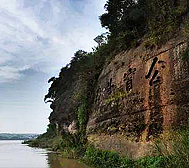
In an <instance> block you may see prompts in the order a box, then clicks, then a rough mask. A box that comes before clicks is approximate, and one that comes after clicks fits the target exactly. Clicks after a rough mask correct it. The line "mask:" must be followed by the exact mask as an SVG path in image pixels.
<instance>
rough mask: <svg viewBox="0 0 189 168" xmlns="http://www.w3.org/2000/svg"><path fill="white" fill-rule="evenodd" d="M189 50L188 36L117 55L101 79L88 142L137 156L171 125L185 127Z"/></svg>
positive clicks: (187, 111)
mask: <svg viewBox="0 0 189 168" xmlns="http://www.w3.org/2000/svg"><path fill="white" fill-rule="evenodd" d="M187 47H188V44H187V42H186V40H185V39H184V38H176V39H172V40H170V41H168V42H167V43H166V44H165V45H163V46H162V47H161V48H156V47H154V48H145V47H144V45H140V46H139V47H137V48H136V49H130V50H128V51H126V52H122V53H120V54H118V55H116V57H115V58H114V59H113V60H112V61H111V62H110V63H109V64H107V65H106V66H105V67H104V68H103V70H102V72H101V74H100V77H99V79H98V87H97V89H96V94H95V95H96V96H95V100H94V105H93V108H92V114H91V115H90V118H89V122H88V125H87V132H88V139H89V140H90V142H92V143H94V144H95V145H96V146H99V147H102V148H105V149H113V150H114V149H115V150H116V151H118V152H119V151H120V152H122V153H123V152H127V153H130V154H131V155H134V157H135V156H136V155H137V152H141V150H144V148H145V147H144V143H143V145H142V144H141V143H140V142H146V143H145V144H148V143H147V141H149V140H151V139H153V138H155V137H158V136H159V135H161V134H162V133H163V132H164V131H166V130H168V129H170V128H171V127H175V126H182V125H185V124H186V123H187V122H188V116H189V62H188V60H187V59H184V55H186V54H187V53H186V52H188V50H187ZM126 137H134V140H135V141H136V142H139V143H131V142H130V141H129V140H128V138H126ZM125 150H127V151H125ZM138 150H140V151H138ZM133 152H134V153H135V154H134V153H133ZM143 152H144V151H143ZM139 155H140V153H139Z"/></svg>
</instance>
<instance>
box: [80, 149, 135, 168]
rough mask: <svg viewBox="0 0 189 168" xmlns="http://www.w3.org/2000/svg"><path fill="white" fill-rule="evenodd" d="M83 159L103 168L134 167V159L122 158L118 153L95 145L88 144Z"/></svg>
mask: <svg viewBox="0 0 189 168" xmlns="http://www.w3.org/2000/svg"><path fill="white" fill-rule="evenodd" d="M83 160H84V161H85V162H86V163H88V164H90V165H93V166H95V167H102V168H112V167H114V168H116V167H117V168H123V167H125V168H126V167H128V168H132V161H131V160H130V159H128V158H122V157H120V156H119V155H118V154H117V153H114V152H111V151H106V150H100V149H97V148H95V147H93V146H88V147H87V149H86V152H85V155H84V157H83Z"/></svg>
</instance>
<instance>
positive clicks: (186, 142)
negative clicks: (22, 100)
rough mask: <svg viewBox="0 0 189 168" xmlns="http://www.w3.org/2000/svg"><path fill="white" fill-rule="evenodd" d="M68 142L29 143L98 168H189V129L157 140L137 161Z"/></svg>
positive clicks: (86, 144)
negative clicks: (149, 152)
mask: <svg viewBox="0 0 189 168" xmlns="http://www.w3.org/2000/svg"><path fill="white" fill-rule="evenodd" d="M68 139H69V138H68V137H67V139H66V138H62V137H61V136H55V137H54V138H51V139H48V138H47V137H46V138H45V137H42V138H41V137H39V138H37V139H35V140H31V141H27V142H25V143H28V144H29V146H31V147H40V148H51V149H52V150H53V151H56V152H58V153H59V154H60V155H61V157H63V158H70V159H71V158H72V159H73V158H74V159H79V160H80V161H82V162H84V163H85V164H87V165H90V166H93V167H97V168H112V167H113V168H120V167H121V168H152V167H153V168H165V167H167V168H177V167H179V168H187V167H188V166H189V129H185V130H179V131H173V132H172V133H169V135H166V137H162V138H159V139H154V141H153V150H152V151H151V154H149V155H146V156H142V157H140V158H137V159H132V158H129V157H128V156H127V155H120V154H119V153H116V152H113V151H107V150H102V149H99V148H97V147H95V146H92V145H91V144H89V143H88V142H87V143H85V144H75V145H74V144H71V142H70V141H68ZM69 140H71V139H69Z"/></svg>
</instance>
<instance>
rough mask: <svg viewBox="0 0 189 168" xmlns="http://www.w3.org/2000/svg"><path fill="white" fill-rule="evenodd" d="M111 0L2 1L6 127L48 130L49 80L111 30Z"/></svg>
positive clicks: (0, 121)
mask: <svg viewBox="0 0 189 168" xmlns="http://www.w3.org/2000/svg"><path fill="white" fill-rule="evenodd" d="M105 2H106V0H0V132H9V133H43V132H45V131H46V128H47V124H48V116H49V115H50V112H51V110H50V108H49V104H45V103H44V102H43V99H44V95H45V94H46V93H47V91H48V88H49V86H50V85H49V84H48V83H47V81H48V79H49V78H50V77H52V76H57V75H58V73H59V71H60V69H61V67H63V66H65V65H66V64H68V63H69V61H70V59H71V57H73V55H74V53H75V52H76V51H77V50H79V49H82V50H85V51H91V50H92V47H94V46H96V45H97V44H96V43H95V41H94V40H93V39H94V38H95V37H96V36H98V35H100V34H102V33H103V32H105V31H106V30H104V29H102V28H101V25H100V21H99V16H100V15H101V14H103V13H104V4H105Z"/></svg>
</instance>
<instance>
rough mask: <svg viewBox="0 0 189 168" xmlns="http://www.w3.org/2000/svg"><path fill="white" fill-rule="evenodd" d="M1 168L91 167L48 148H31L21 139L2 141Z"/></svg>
mask: <svg viewBox="0 0 189 168" xmlns="http://www.w3.org/2000/svg"><path fill="white" fill-rule="evenodd" d="M0 168H90V167H88V166H87V165H84V164H83V163H78V161H77V160H73V159H64V158H62V157H61V156H60V155H58V154H54V153H52V152H50V151H47V150H46V149H39V148H30V147H28V146H27V145H24V144H21V141H3V140H2V141H0Z"/></svg>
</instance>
